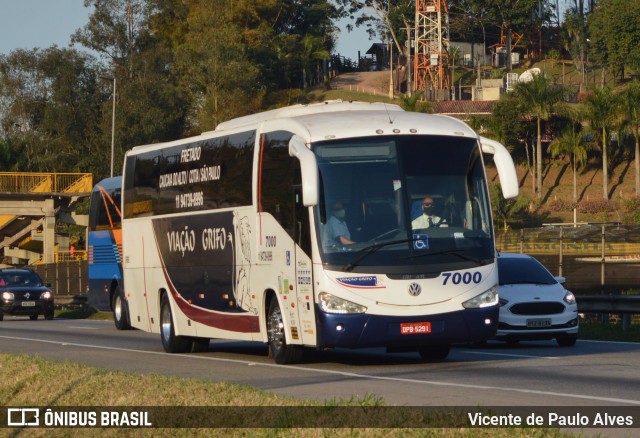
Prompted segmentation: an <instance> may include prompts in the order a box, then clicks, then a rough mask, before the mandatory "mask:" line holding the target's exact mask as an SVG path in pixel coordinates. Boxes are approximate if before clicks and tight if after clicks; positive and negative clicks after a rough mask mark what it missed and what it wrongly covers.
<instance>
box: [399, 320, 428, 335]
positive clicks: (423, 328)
mask: <svg viewBox="0 0 640 438" xmlns="http://www.w3.org/2000/svg"><path fill="white" fill-rule="evenodd" d="M424 333H431V323H430V322H405V323H402V324H400V334H402V335H419V334H424Z"/></svg>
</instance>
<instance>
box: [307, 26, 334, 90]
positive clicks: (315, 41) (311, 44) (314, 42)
mask: <svg viewBox="0 0 640 438" xmlns="http://www.w3.org/2000/svg"><path fill="white" fill-rule="evenodd" d="M301 43H302V52H301V53H300V60H301V61H302V89H306V88H307V87H308V86H309V84H308V83H307V82H308V80H307V72H308V71H309V70H310V67H311V64H312V62H313V61H318V60H328V59H331V53H329V51H328V50H327V49H326V48H325V43H324V40H323V38H322V37H319V36H316V35H312V34H305V36H304V37H302V42H301Z"/></svg>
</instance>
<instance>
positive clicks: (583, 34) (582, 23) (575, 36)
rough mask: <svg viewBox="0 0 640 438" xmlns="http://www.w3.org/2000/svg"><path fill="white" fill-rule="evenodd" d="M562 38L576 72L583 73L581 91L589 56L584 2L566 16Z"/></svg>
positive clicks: (566, 13) (570, 9)
mask: <svg viewBox="0 0 640 438" xmlns="http://www.w3.org/2000/svg"><path fill="white" fill-rule="evenodd" d="M561 38H562V41H563V44H564V48H565V50H566V51H567V52H569V54H570V55H571V58H572V59H573V62H574V63H575V66H576V70H578V71H579V72H581V79H580V91H582V88H583V87H584V84H585V82H586V77H585V74H586V56H587V43H588V41H587V40H588V34H587V21H586V18H585V15H584V8H583V6H582V2H581V4H580V5H576V6H574V7H573V8H569V9H568V10H567V11H566V12H565V14H564V23H563V24H562V29H561Z"/></svg>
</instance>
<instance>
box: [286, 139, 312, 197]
mask: <svg viewBox="0 0 640 438" xmlns="http://www.w3.org/2000/svg"><path fill="white" fill-rule="evenodd" d="M289 155H290V156H292V157H295V158H297V159H298V161H300V173H301V174H302V204H303V205H304V206H305V207H313V206H314V205H317V204H318V163H317V162H316V156H315V155H314V154H313V152H311V149H309V148H308V147H307V145H306V144H305V143H304V140H303V139H302V138H300V137H299V136H297V135H294V136H293V137H291V140H289Z"/></svg>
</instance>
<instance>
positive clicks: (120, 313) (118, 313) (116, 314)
mask: <svg viewBox="0 0 640 438" xmlns="http://www.w3.org/2000/svg"><path fill="white" fill-rule="evenodd" d="M111 308H112V309H113V322H114V324H115V325H116V328H117V329H118V330H130V329H131V323H130V322H129V306H127V302H126V301H125V300H124V297H123V295H122V292H121V291H120V286H119V285H116V290H115V291H113V302H112V303H111Z"/></svg>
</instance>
